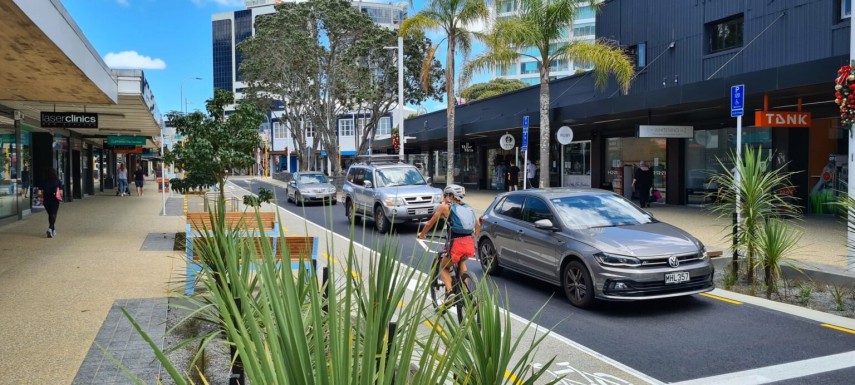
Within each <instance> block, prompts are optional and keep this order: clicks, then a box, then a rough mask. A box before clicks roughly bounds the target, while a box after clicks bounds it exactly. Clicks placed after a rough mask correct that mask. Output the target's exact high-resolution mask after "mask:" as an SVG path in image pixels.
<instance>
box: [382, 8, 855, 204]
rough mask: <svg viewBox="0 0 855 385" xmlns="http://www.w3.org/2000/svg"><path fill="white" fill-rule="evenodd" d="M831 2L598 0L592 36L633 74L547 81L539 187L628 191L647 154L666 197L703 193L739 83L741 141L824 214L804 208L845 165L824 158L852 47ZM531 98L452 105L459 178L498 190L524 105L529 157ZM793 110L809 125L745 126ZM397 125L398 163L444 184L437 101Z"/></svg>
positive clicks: (727, 146)
mask: <svg viewBox="0 0 855 385" xmlns="http://www.w3.org/2000/svg"><path fill="white" fill-rule="evenodd" d="M841 1H848V0H794V1H786V2H781V1H776V2H771V3H769V2H736V1H691V2H690V1H684V0H612V1H607V2H605V3H603V6H602V8H601V11H600V13H599V14H598V16H597V23H596V25H597V36H598V38H610V39H613V40H617V41H618V42H619V43H620V45H621V46H622V47H624V48H626V49H627V51H628V52H631V53H632V55H633V56H632V57H633V60H634V61H635V62H636V65H637V70H636V71H637V75H636V77H635V78H634V79H633V81H632V85H631V89H630V91H629V93H628V94H626V95H624V94H622V93H620V92H619V91H618V89H617V87H616V85H615V84H614V82H613V81H612V82H611V83H610V84H609V85H608V86H607V87H606V88H605V89H602V90H601V89H597V88H596V87H595V86H594V82H593V77H592V76H591V75H590V73H586V74H581V75H575V76H571V77H568V78H563V79H559V80H556V81H553V82H551V84H550V97H551V100H550V102H551V103H550V110H549V114H550V119H551V131H552V132H551V134H550V137H551V143H552V148H551V149H550V154H551V155H550V163H551V164H550V165H549V166H550V181H551V183H550V184H551V185H552V186H561V185H564V186H584V185H589V186H591V187H600V188H608V189H612V190H614V191H616V192H619V193H623V194H624V195H627V196H629V195H631V190H630V189H628V183H630V182H631V178H629V177H627V178H624V175H627V176H628V173H631V172H632V170H633V167H634V166H635V165H637V164H638V162H640V161H641V160H646V161H648V162H649V163H651V165H652V166H653V169H654V174H655V181H654V183H655V185H656V188H657V189H659V190H660V191H662V192H663V193H664V196H665V198H664V200H665V201H666V202H667V203H670V204H700V203H705V197H704V195H705V192H706V191H707V190H710V189H713V188H715V186H713V185H711V183H710V181H709V175H710V173H712V172H717V171H719V170H720V169H721V165H719V163H718V160H719V159H722V160H726V158H727V155H728V154H729V153H730V152H731V151H733V150H735V147H736V144H735V135H736V128H735V127H736V119H734V118H731V116H730V88H731V86H733V85H738V84H744V85H745V90H746V94H747V95H746V100H745V106H746V107H745V116H744V117H743V136H742V141H743V143H744V145H746V146H753V147H755V148H758V149H761V150H762V151H764V152H765V153H768V154H775V157H774V159H775V162H776V164H786V165H787V169H788V170H789V171H795V172H797V174H795V175H794V177H793V178H792V181H793V183H794V184H795V185H796V189H795V191H790V193H792V194H794V195H795V196H797V197H798V198H800V201H801V202H804V205H805V206H808V207H809V211H812V212H823V210H822V208H821V207H820V206H821V205H820V206H817V207H810V206H812V204H813V203H817V202H819V201H818V200H821V199H824V198H822V196H824V194H825V195H827V193H828V192H829V191H830V190H831V189H833V188H840V186H841V185H842V184H841V182H845V181H843V180H842V179H845V177H846V170H847V169H846V167H847V166H846V164H845V158H846V156H843V157H839V156H835V155H836V154H846V153H847V152H848V149H847V142H846V140H845V136H844V135H843V131H842V130H841V129H840V127H839V119H838V108H837V105H836V104H835V103H834V101H833V99H834V90H833V85H834V84H833V81H834V78H835V76H836V73H837V70H838V69H839V68H840V66H842V65H844V64H846V63H847V62H848V50H849V20H850V19H849V15H848V14H847V13H846V12H848V11H845V10H846V9H847V8H845V7H844V6H842V4H841ZM818 42H819V43H821V44H817V43H818ZM538 98H539V87H538V86H534V87H530V88H527V89H523V90H519V91H516V92H513V93H509V94H505V95H502V96H499V97H494V98H491V99H486V100H482V101H477V102H473V103H470V104H467V105H463V106H459V107H458V108H457V114H456V133H455V135H456V138H455V144H456V145H457V144H458V143H459V147H458V149H457V150H456V157H458V160H459V162H456V164H457V165H458V166H459V168H460V170H459V172H458V170H455V173H456V174H458V175H462V176H464V177H463V180H459V179H456V180H457V181H459V182H463V183H465V184H467V185H470V186H471V187H477V188H481V189H500V188H501V187H502V186H501V183H497V181H499V178H497V177H496V168H497V167H496V165H497V164H498V163H501V162H503V161H508V160H511V161H519V162H521V159H522V153H520V154H519V157H518V156H517V152H516V150H515V149H512V150H502V149H501V148H500V147H499V138H500V136H502V135H503V134H505V133H509V134H511V135H513V136H514V137H515V139H516V144H517V145H519V144H520V143H521V139H522V138H521V133H522V132H521V124H522V120H523V116H526V115H527V116H529V117H530V122H531V127H532V129H531V130H530V133H529V158H532V156H534V157H536V156H537V154H538V153H539V148H538V144H539V140H538V138H539V130H538V126H539V107H538V106H539V99H538ZM799 109H801V111H802V112H810V113H811V118H810V121H809V123H808V124H807V126H809V127H802V128H783V127H774V126H769V125H763V124H760V122H755V112H756V111H768V112H781V111H797V110H799ZM561 126H569V127H571V128H572V130H573V132H574V142H573V143H571V144H570V145H567V146H562V145H560V144H558V143H557V141H556V139H555V131H557V129H558V128H559V127H561ZM640 126H681V127H683V128H681V130H682V131H681V134H680V135H670V134H665V135H662V134H661V133H662V132H666V131H667V130H665V131H663V130H656V129H655V127H654V129H653V130H651V129H650V128H649V127H645V128H641V127H640ZM666 128H667V127H666ZM670 131H673V130H670ZM670 131H668V132H670ZM405 132H406V134H407V135H408V136H414V137H416V139H411V140H409V141H408V142H407V147H406V149H407V153H408V160H409V161H418V162H423V163H425V164H427V165H429V167H428V171H429V173H430V174H431V175H433V176H435V179H438V182H440V183H441V182H442V181H443V179H444V174H445V170H444V169H441V168H440V167H441V165H442V163H443V162H444V159H445V158H444V154H445V148H446V147H445V146H446V140H445V139H446V115H445V111H444V110H443V111H437V112H434V113H431V114H426V115H422V116H419V117H417V118H413V119H409V120H407V121H406V127H405ZM657 132H659V133H660V134H657ZM675 136H679V137H675ZM379 144H382V143H379ZM532 154H534V155H532ZM437 160H441V161H440V162H437ZM430 166H434V167H430ZM466 176H468V178H466ZM809 202H811V204H809ZM820 203H821V202H820Z"/></svg>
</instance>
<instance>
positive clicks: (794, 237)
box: [756, 218, 802, 298]
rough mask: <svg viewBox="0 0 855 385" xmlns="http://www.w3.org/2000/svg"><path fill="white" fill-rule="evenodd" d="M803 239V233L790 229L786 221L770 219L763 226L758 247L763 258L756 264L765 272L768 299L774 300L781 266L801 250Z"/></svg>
mask: <svg viewBox="0 0 855 385" xmlns="http://www.w3.org/2000/svg"><path fill="white" fill-rule="evenodd" d="M801 238H802V231H801V230H798V229H790V228H789V226H787V223H786V222H785V221H784V220H781V219H778V218H770V219H767V220H766V223H765V224H764V225H763V230H762V232H761V234H760V237H759V239H758V245H757V246H758V251H760V252H761V258H759V259H757V261H756V264H757V268H760V269H762V270H763V276H764V280H765V281H764V283H765V286H766V298H772V293H773V292H776V291H777V290H778V280H779V279H780V278H781V264H782V263H784V259H785V258H786V257H787V256H788V255H790V254H791V253H792V252H794V251H795V250H797V249H798V248H799V241H800V240H801Z"/></svg>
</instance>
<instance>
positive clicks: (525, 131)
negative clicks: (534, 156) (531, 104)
mask: <svg viewBox="0 0 855 385" xmlns="http://www.w3.org/2000/svg"><path fill="white" fill-rule="evenodd" d="M522 149H523V151H525V150H527V149H528V115H526V116H523V137H522Z"/></svg>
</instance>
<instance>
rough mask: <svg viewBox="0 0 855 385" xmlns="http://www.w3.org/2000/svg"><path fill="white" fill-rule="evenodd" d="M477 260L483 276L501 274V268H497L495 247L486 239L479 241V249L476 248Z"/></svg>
mask: <svg viewBox="0 0 855 385" xmlns="http://www.w3.org/2000/svg"><path fill="white" fill-rule="evenodd" d="M478 260H479V261H480V262H481V270H484V273H485V274H490V275H496V274H499V273H501V272H502V268H501V267H499V260H498V252H497V251H496V247H495V246H493V242H492V241H490V240H489V239H488V238H484V240H483V241H481V247H479V248H478Z"/></svg>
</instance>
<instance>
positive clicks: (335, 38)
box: [239, 0, 442, 174]
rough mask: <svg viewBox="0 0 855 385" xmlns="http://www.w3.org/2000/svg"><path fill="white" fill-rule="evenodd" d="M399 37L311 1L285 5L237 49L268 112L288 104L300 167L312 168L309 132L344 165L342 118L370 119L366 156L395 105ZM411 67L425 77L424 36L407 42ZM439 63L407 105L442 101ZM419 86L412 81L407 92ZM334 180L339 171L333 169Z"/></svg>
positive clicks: (365, 129)
mask: <svg viewBox="0 0 855 385" xmlns="http://www.w3.org/2000/svg"><path fill="white" fill-rule="evenodd" d="M395 39H396V34H395V32H394V31H391V30H389V29H386V28H383V27H380V26H378V25H376V24H374V23H373V22H372V21H371V19H370V18H369V17H368V16H367V15H365V14H364V13H362V12H359V11H358V10H356V9H354V8H353V7H352V6H351V4H350V3H348V2H345V1H339V0H311V1H308V2H304V3H283V4H280V5H278V6H277V7H276V13H274V14H271V15H266V16H264V17H261V18H259V19H258V21H257V22H256V34H255V36H254V37H252V38H250V39H248V40H247V41H245V42H243V43H241V44H240V45H239V49H240V50H241V53H242V54H243V55H244V60H243V62H242V64H241V73H242V74H243V76H244V79H245V80H246V81H247V82H248V84H249V89H248V92H247V93H248V94H249V95H251V97H253V98H255V99H256V100H261V101H264V102H265V103H264V104H268V105H269V101H270V100H278V101H281V102H282V103H283V104H284V108H283V110H284V112H283V114H282V120H283V121H285V122H287V123H288V126H289V127H290V128H291V133H292V136H293V138H294V141H295V144H296V145H297V149H296V150H297V154H298V155H299V156H300V159H301V162H300V164H301V167H303V168H304V169H305V166H306V165H308V163H309V162H307V161H306V160H307V158H308V154H305V153H304V151H305V150H304V149H305V148H307V141H306V135H305V134H306V132H305V131H306V130H305V128H306V126H307V124H311V125H312V126H313V128H314V138H313V139H314V140H313V141H312V142H313V143H312V144H313V146H314V147H315V149H317V148H318V146H319V145H321V144H322V145H323V147H324V149H325V150H326V151H327V153H328V154H329V156H330V157H331V158H334V159H337V158H338V151H339V146H338V140H339V138H338V132H337V131H338V130H337V128H338V127H337V117H338V116H340V115H342V114H344V113H353V112H356V113H358V114H359V113H363V114H365V115H367V116H368V117H369V118H368V119H367V121H366V124H365V125H364V126H359V125H357V129H361V131H358V132H357V134H358V135H359V137H360V141H359V146H360V147H359V151H360V152H363V151H365V149H366V148H367V143H368V139H369V138H368V135H369V134H373V133H376V130H374V129H373V128H374V127H376V126H377V123H378V122H379V119H380V118H381V117H382V116H383V115H386V114H387V113H388V112H389V111H391V109H392V108H393V107H394V106H395V105H396V104H397V93H396V91H397V89H398V88H397V61H396V54H395V52H394V51H390V50H386V49H384V48H383V47H385V46H391V45H395ZM405 43H406V44H405V47H406V48H405V51H406V52H405V59H406V60H405V62H406V63H407V64H408V67H410V68H411V70H410V71H407V72H408V74H414V73H416V72H415V71H413V70H412V67H414V65H413V64H412V63H413V62H415V63H417V64H416V66H418V67H417V68H419V69H421V65H422V62H423V61H424V50H423V49H420V47H424V46H425V45H428V46H429V45H430V40H428V39H426V38H425V37H424V35H423V34H422V35H419V34H411V35H408V36H407V39H406V41H405ZM439 68H440V65H439V62H438V61H435V60H434V61H433V62H431V65H430V68H429V72H432V73H433V75H431V76H432V79H433V80H432V81H430V82H429V86H428V87H427V88H423V89H422V88H417V87H416V88H414V87H410V88H409V90H408V91H407V95H406V100H407V101H408V102H411V103H420V102H421V101H424V100H425V99H426V98H431V97H436V95H437V94H438V91H437V90H438V89H439V88H440V87H441V85H442V84H441V83H439V82H438V79H439V74H438V72H439V71H440V69H439ZM413 82H414V80H412V79H409V81H408V84H412V83H413ZM332 171H333V173H334V174H340V173H341V169H340V164H339V163H338V162H333V170H332Z"/></svg>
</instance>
